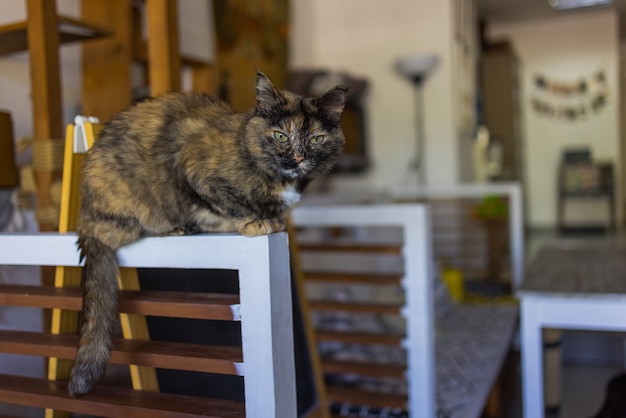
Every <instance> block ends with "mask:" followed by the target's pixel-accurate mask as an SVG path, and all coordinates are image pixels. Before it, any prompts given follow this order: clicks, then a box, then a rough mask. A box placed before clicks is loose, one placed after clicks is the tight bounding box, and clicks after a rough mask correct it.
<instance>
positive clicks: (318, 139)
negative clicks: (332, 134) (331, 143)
mask: <svg viewBox="0 0 626 418" xmlns="http://www.w3.org/2000/svg"><path fill="white" fill-rule="evenodd" d="M323 140H324V135H315V136H312V137H311V138H310V139H309V141H310V142H311V144H319V143H321V142H322V141H323Z"/></svg>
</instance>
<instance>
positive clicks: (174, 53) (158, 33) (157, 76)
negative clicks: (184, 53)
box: [146, 0, 180, 96]
mask: <svg viewBox="0 0 626 418" xmlns="http://www.w3.org/2000/svg"><path fill="white" fill-rule="evenodd" d="M146 15H147V22H148V23H147V24H148V65H149V76H150V94H151V95H152V96H156V95H159V94H162V93H165V92H168V91H177V90H180V52H179V44H178V12H177V8H176V0H147V1H146Z"/></svg>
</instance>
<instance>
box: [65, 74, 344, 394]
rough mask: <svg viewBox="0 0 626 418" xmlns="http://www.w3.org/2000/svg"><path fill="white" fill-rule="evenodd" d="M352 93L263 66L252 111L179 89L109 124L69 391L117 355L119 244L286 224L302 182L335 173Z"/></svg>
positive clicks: (95, 151) (98, 163)
mask: <svg viewBox="0 0 626 418" xmlns="http://www.w3.org/2000/svg"><path fill="white" fill-rule="evenodd" d="M346 93H347V90H346V89H345V88H344V87H342V86H337V87H335V88H333V89H331V90H329V91H328V92H327V93H326V94H324V95H323V96H322V97H320V98H318V99H312V98H304V97H301V96H299V95H296V94H293V93H291V92H288V91H280V92H279V91H277V90H276V89H275V88H274V86H273V85H272V83H271V82H270V80H269V79H268V78H267V77H266V76H265V75H264V74H263V73H262V72H260V71H258V72H257V76H256V106H255V107H254V108H252V109H251V110H249V111H248V112H246V113H234V112H233V111H231V109H230V108H229V107H228V106H227V105H225V104H224V103H222V102H220V101H219V100H218V99H216V98H213V97H210V96H207V95H203V94H194V93H172V94H168V95H165V96H162V97H159V98H155V99H151V100H148V101H146V102H142V103H139V104H137V105H135V106H133V107H131V108H130V109H128V110H126V111H124V112H122V113H120V114H119V115H117V116H116V117H114V118H113V119H112V120H111V121H110V122H109V123H108V124H107V125H106V126H105V128H104V129H103V130H102V131H101V132H100V135H99V137H98V139H97V141H96V143H95V145H94V146H93V148H92V149H91V151H90V152H89V154H88V156H87V159H86V160H85V165H84V168H83V174H82V184H81V188H82V193H83V203H82V209H81V213H80V219H79V222H78V228H77V231H78V237H79V238H78V245H79V247H80V250H81V254H82V257H84V258H85V267H84V270H83V278H82V281H83V324H82V327H81V339H80V347H79V349H78V353H77V357H76V361H75V363H74V367H73V369H72V372H71V375H70V381H69V386H68V389H69V392H70V395H71V396H80V395H83V394H85V393H87V392H89V391H90V390H91V388H92V387H93V385H94V384H95V383H96V382H97V381H98V380H99V379H100V378H101V377H102V375H103V374H104V371H105V369H106V365H107V363H108V360H109V355H110V352H111V331H112V328H113V326H114V324H115V322H116V315H117V302H118V299H117V298H118V294H117V292H118V285H117V278H116V275H117V273H118V260H117V256H116V250H118V249H119V248H120V247H122V246H124V245H127V244H130V243H132V242H134V241H137V240H139V239H140V238H142V237H146V236H158V235H168V234H173V233H196V232H215V231H221V232H239V233H241V234H243V235H246V236H251V237H252V236H258V235H265V234H271V233H273V232H277V231H283V230H284V229H285V224H286V216H287V213H288V212H289V210H290V209H291V208H292V207H293V206H294V205H295V204H296V203H297V202H298V200H299V198H300V193H301V192H302V189H303V188H304V186H305V185H306V184H307V183H308V182H309V181H310V180H311V178H312V177H314V176H323V175H324V174H326V173H328V172H329V171H330V169H331V168H332V167H333V165H334V163H335V162H336V161H337V159H338V157H339V154H340V153H341V151H342V149H343V146H344V143H345V140H344V136H343V134H342V132H341V129H340V127H339V121H340V117H341V113H342V111H343V108H344V105H345V102H346Z"/></svg>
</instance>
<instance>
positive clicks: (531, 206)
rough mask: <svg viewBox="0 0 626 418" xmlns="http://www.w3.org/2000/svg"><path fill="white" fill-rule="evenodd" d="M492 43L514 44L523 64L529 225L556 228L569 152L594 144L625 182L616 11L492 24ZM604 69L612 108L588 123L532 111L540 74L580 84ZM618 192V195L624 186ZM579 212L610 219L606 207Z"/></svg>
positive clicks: (598, 154) (598, 155) (596, 154)
mask: <svg viewBox="0 0 626 418" xmlns="http://www.w3.org/2000/svg"><path fill="white" fill-rule="evenodd" d="M489 38H490V39H492V40H495V39H500V38H509V39H510V40H512V41H513V43H514V47H515V49H516V50H517V53H518V55H519V58H520V61H521V63H522V77H521V81H522V83H521V84H522V110H523V115H524V117H523V121H522V123H523V132H524V140H525V144H524V171H525V182H526V192H527V203H528V206H527V207H528V220H529V223H530V224H531V226H536V227H544V226H554V224H555V215H556V174H557V167H558V163H559V160H560V156H561V151H562V149H563V148H564V147H570V146H579V145H589V146H590V147H591V149H592V153H593V156H594V158H595V159H597V160H610V161H613V163H614V164H616V165H617V167H616V168H617V173H616V178H617V181H618V182H621V168H620V161H619V155H620V154H619V124H618V122H619V119H618V109H619V107H618V106H619V100H618V94H619V80H618V48H619V45H618V19H617V15H616V14H615V13H614V12H613V11H612V10H602V11H596V12H588V13H584V14H570V15H565V16H562V17H558V18H550V19H545V20H536V21H529V22H524V23H510V24H502V25H493V26H492V27H491V28H490V29H489ZM599 70H604V71H605V73H606V75H607V78H608V84H609V88H610V93H611V95H610V97H609V103H608V105H607V106H606V107H605V108H604V109H602V110H601V111H600V112H598V113H597V114H593V115H591V116H590V117H588V118H587V119H586V120H581V121H565V120H559V119H555V118H550V117H546V116H542V115H540V114H538V113H536V112H535V111H534V110H533V109H532V107H531V98H532V97H533V95H535V96H536V94H537V88H536V87H535V85H534V77H535V75H538V74H541V75H544V76H546V77H548V78H550V79H552V80H562V81H569V80H571V81H576V80H579V79H580V78H582V77H588V76H590V75H592V74H594V73H596V72H597V71H599ZM618 184H619V183H618ZM617 190H618V192H619V190H620V187H617ZM619 201H620V200H619V199H618V202H619ZM619 206H621V205H618V207H619ZM570 209H572V207H570ZM577 209H578V211H579V212H581V211H584V212H586V213H585V214H584V216H587V217H592V216H593V217H596V218H599V219H596V220H602V219H606V215H605V214H606V208H605V207H604V206H603V205H593V206H587V207H586V208H583V207H581V206H579V207H578V208H577V207H576V205H574V206H573V211H574V212H575V211H576V210H577ZM569 213H570V214H571V215H572V216H573V217H576V218H581V214H580V213H578V214H576V213H572V210H570V212H569ZM579 220H584V219H579ZM590 220H591V219H590Z"/></svg>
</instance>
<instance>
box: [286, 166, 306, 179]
mask: <svg viewBox="0 0 626 418" xmlns="http://www.w3.org/2000/svg"><path fill="white" fill-rule="evenodd" d="M282 172H283V174H284V175H285V176H287V177H290V178H292V179H297V178H299V177H304V176H305V175H306V173H305V170H303V169H302V168H301V167H295V168H283V170H282Z"/></svg>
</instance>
